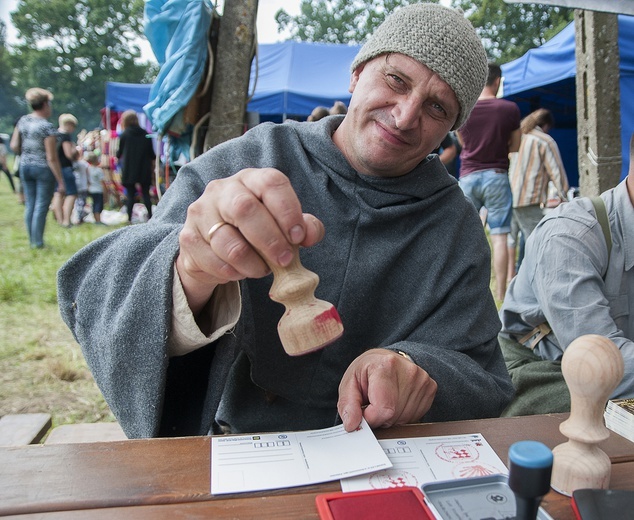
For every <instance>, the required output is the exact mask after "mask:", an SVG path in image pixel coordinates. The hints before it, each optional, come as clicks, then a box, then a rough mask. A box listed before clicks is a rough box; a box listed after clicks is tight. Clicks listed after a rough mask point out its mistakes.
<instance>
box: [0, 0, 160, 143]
mask: <svg viewBox="0 0 634 520" xmlns="http://www.w3.org/2000/svg"><path fill="white" fill-rule="evenodd" d="M143 7H144V3H143V0H20V1H19V3H18V5H17V10H16V11H15V12H13V13H12V14H11V17H12V21H13V24H14V25H15V27H16V29H17V31H18V37H19V39H20V41H19V43H18V44H17V45H14V46H12V48H11V50H10V53H9V54H10V55H9V59H8V61H9V65H10V70H11V74H10V76H8V77H11V78H13V84H14V85H15V87H16V89H17V91H19V92H20V96H22V95H23V93H24V92H25V91H26V90H27V89H28V88H30V87H33V86H39V87H42V88H47V89H49V90H51V91H52V92H53V94H54V95H55V100H54V103H53V108H54V112H55V114H54V117H56V116H58V115H59V114H60V113H62V112H70V113H72V114H74V115H75V116H76V117H77V118H78V119H79V128H87V129H92V128H95V127H98V126H99V122H100V113H99V111H100V109H101V108H102V107H103V100H104V93H105V84H106V82H107V81H122V82H133V83H137V82H141V81H142V80H143V79H146V80H147V79H150V78H148V71H149V70H153V71H156V67H152V66H150V65H149V64H140V63H138V62H139V59H140V55H141V52H140V50H139V48H138V46H137V45H136V44H134V43H132V42H133V41H134V40H136V39H137V38H138V37H139V36H142V34H143V26H142V24H143ZM0 63H1V61H0ZM152 79H153V78H152ZM21 103H22V105H21V107H20V108H21V113H20V114H16V115H15V116H16V117H17V116H19V115H21V114H23V113H25V112H27V111H28V109H27V107H26V105H25V104H24V103H23V102H22V101H21ZM5 131H6V130H5Z"/></svg>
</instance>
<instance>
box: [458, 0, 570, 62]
mask: <svg viewBox="0 0 634 520" xmlns="http://www.w3.org/2000/svg"><path fill="white" fill-rule="evenodd" d="M451 5H452V6H453V7H460V8H461V9H462V10H463V11H464V12H465V13H467V16H468V18H469V20H471V23H472V24H473V25H474V27H475V28H476V30H477V31H478V34H479V35H480V37H481V38H482V41H483V43H484V47H485V49H486V51H487V54H488V56H489V58H490V59H491V60H492V61H496V62H497V63H500V64H503V63H507V62H509V61H512V60H514V59H516V58H519V57H520V56H522V55H523V54H525V53H526V51H528V50H529V49H533V48H535V47H539V46H540V45H543V44H544V43H546V42H547V41H548V40H549V39H550V38H552V37H553V36H554V35H555V34H557V33H558V32H559V31H561V30H562V29H563V28H564V27H565V26H566V25H568V23H569V22H571V21H572V20H573V18H574V10H573V9H565V8H563V7H553V6H545V5H541V4H507V3H505V2H504V0H452V2H451Z"/></svg>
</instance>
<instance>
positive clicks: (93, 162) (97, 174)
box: [86, 152, 105, 226]
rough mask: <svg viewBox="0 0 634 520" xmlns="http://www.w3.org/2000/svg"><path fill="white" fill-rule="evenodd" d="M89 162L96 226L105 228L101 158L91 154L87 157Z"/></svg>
mask: <svg viewBox="0 0 634 520" xmlns="http://www.w3.org/2000/svg"><path fill="white" fill-rule="evenodd" d="M86 161H87V162H88V165H89V166H88V193H89V195H90V198H91V199H92V214H93V216H94V217H95V224H98V225H100V226H105V224H104V223H103V222H101V212H102V210H103V179H104V173H103V170H102V169H101V168H99V166H98V164H99V157H97V154H95V153H93V152H90V153H89V154H88V155H87V156H86Z"/></svg>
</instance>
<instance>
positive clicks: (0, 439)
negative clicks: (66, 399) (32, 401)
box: [0, 413, 52, 446]
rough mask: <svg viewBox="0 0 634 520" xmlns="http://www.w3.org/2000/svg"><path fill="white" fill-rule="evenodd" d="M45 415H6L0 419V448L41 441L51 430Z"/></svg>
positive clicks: (49, 422)
mask: <svg viewBox="0 0 634 520" xmlns="http://www.w3.org/2000/svg"><path fill="white" fill-rule="evenodd" d="M51 424H52V423H51V416H50V415H49V414H47V413H21V414H8V415H4V416H3V417H1V418H0V446H24V445H27V444H35V443H38V442H40V440H42V437H44V435H46V432H48V430H49V429H50V428H51Z"/></svg>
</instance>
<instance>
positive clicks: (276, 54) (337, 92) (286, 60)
mask: <svg viewBox="0 0 634 520" xmlns="http://www.w3.org/2000/svg"><path fill="white" fill-rule="evenodd" d="M359 48H360V47H359V46H358V45H341V44H328V43H309V42H293V41H287V42H282V43H273V44H267V45H260V46H259V47H258V56H257V57H256V59H254V60H253V63H252V66H251V82H250V86H249V91H250V92H253V85H254V84H255V92H254V93H253V96H252V98H251V100H250V102H249V104H248V107H247V110H249V111H250V112H258V113H259V114H260V118H261V119H262V120H272V121H281V120H283V119H285V118H287V117H297V118H301V119H305V118H306V117H307V116H308V115H310V113H311V112H312V110H313V108H315V107H316V106H320V105H321V106H326V107H330V106H332V105H333V104H334V102H335V101H343V102H344V103H345V104H346V105H347V104H348V102H349V101H350V92H348V86H349V85H350V65H351V64H352V61H353V60H354V57H355V56H356V55H357V53H358V52H359Z"/></svg>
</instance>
